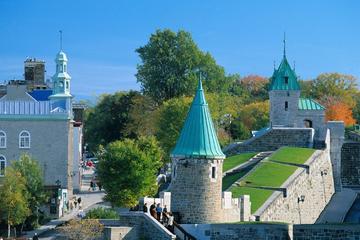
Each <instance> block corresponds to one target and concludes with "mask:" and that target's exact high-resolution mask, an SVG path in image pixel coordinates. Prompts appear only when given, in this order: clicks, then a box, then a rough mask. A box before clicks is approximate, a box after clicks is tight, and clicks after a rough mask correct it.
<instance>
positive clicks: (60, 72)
mask: <svg viewBox="0 0 360 240" xmlns="http://www.w3.org/2000/svg"><path fill="white" fill-rule="evenodd" d="M61 38H62V35H61V31H60V52H59V53H58V54H57V55H56V58H55V63H56V72H55V74H54V76H53V77H52V81H53V94H52V95H51V96H50V97H49V98H50V100H51V101H52V110H53V111H67V112H68V113H69V116H71V112H72V106H71V99H72V95H71V94H70V80H71V77H70V75H69V74H68V73H67V62H68V59H67V56H66V54H65V53H64V52H63V50H62V44H61V42H62V40H61Z"/></svg>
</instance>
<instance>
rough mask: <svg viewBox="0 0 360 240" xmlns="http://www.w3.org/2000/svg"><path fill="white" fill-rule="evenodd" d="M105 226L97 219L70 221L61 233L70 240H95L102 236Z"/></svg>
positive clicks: (61, 229)
mask: <svg viewBox="0 0 360 240" xmlns="http://www.w3.org/2000/svg"><path fill="white" fill-rule="evenodd" d="M103 230H104V226H103V225H102V224H101V223H100V222H99V220H97V219H85V220H73V219H72V220H70V221H69V222H68V223H66V224H65V225H64V226H62V227H60V228H59V231H60V232H61V233H62V234H64V235H65V236H66V237H67V239H69V240H78V239H82V240H93V239H98V238H99V237H101V236H102V234H103Z"/></svg>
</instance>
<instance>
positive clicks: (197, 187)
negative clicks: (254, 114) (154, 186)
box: [170, 79, 225, 223]
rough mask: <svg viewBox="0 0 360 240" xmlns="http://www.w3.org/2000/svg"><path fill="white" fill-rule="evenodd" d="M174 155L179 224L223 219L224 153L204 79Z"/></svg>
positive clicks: (175, 205) (174, 197) (175, 208)
mask: <svg viewBox="0 0 360 240" xmlns="http://www.w3.org/2000/svg"><path fill="white" fill-rule="evenodd" d="M171 158H172V179H171V186H170V191H171V210H172V212H174V213H178V214H179V217H180V219H179V221H180V223H211V222H221V219H222V214H223V213H222V211H221V206H222V205H221V204H222V166H223V161H224V158H225V155H224V154H223V152H222V151H221V148H220V145H219V141H218V139H217V135H216V131H215V128H214V125H213V122H212V119H211V116H210V112H209V107H208V104H207V102H206V100H205V96H204V90H203V88H202V82H201V79H200V80H199V85H198V88H197V90H196V94H195V97H194V99H193V102H192V104H191V107H190V110H189V112H188V115H187V118H186V120H185V124H184V126H183V128H182V130H181V134H180V137H179V139H178V141H177V143H176V146H175V148H174V150H173V151H172V153H171Z"/></svg>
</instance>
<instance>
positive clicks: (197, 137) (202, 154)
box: [171, 80, 225, 158]
mask: <svg viewBox="0 0 360 240" xmlns="http://www.w3.org/2000/svg"><path fill="white" fill-rule="evenodd" d="M171 156H172V157H188V158H225V155H224V153H223V152H222V151H221V148H220V144H219V141H218V138H217V135H216V131H215V128H214V124H213V121H212V118H211V115H210V111H209V107H208V104H207V102H206V99H205V96H204V90H203V88H202V82H201V80H199V85H198V88H197V90H196V94H195V97H194V100H193V102H192V104H191V107H190V110H189V112H188V115H187V117H186V120H185V124H184V126H183V128H182V130H181V133H180V137H179V139H178V141H177V143H176V146H175V148H174V150H173V151H172V153H171Z"/></svg>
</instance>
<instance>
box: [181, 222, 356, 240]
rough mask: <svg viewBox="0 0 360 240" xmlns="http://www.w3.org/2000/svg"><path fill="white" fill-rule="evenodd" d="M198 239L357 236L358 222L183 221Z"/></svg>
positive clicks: (301, 239)
mask: <svg viewBox="0 0 360 240" xmlns="http://www.w3.org/2000/svg"><path fill="white" fill-rule="evenodd" d="M181 226H182V227H183V228H184V229H185V230H186V231H188V232H189V233H190V234H192V235H193V236H195V237H197V239H201V240H235V239H241V240H263V239H269V240H275V239H276V240H290V239H292V240H313V239H314V240H345V239H347V240H358V239H360V225H359V224H353V225H346V224H344V225H340V224H313V225H304V224H299V225H292V224H267V223H259V224H254V223H250V224H182V225H181Z"/></svg>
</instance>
